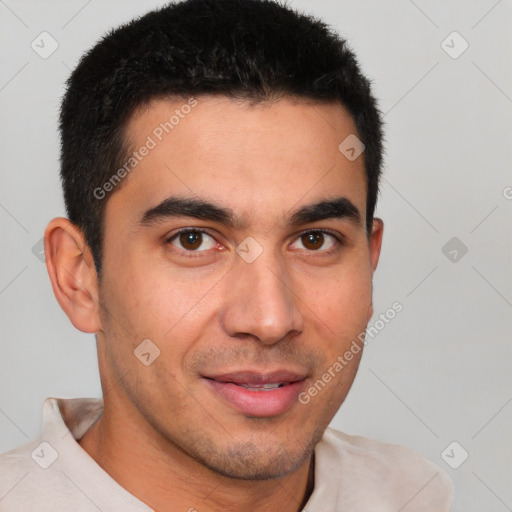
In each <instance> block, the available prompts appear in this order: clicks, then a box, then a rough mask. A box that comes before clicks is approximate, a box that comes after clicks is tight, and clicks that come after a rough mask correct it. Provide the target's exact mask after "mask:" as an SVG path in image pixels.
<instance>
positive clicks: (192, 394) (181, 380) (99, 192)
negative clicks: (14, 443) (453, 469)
mask: <svg viewBox="0 0 512 512" xmlns="http://www.w3.org/2000/svg"><path fill="white" fill-rule="evenodd" d="M60 129H61V138H62V154H61V177H62V182H63V188H64V196H65V201H66V207H67V212H68V215H69V220H68V219H64V218H57V219H54V220H52V221H51V222H50V224H49V225H48V228H47V230H46V234H45V254H46V261H47V268H48V272H49V275H50V279H51V282H52V286H53V290H54V293H55V296H56V298H57V300H58V301H59V303H60V305H61V307H62V308H63V310H64V311H65V312H66V314H67V315H68V317H69V319H70V320H71V322H72V323H73V325H74V326H75V327H76V328H77V329H80V330H81V331H83V332H88V333H95V335H96V340H97V349H98V361H99V368H100V377H101V384H102V389H103V400H102V401H98V400H93V399H75V400H63V399H54V398H50V399H48V400H47V401H46V402H45V405H44V421H43V428H42V433H41V437H40V438H39V439H37V440H36V441H34V442H32V443H30V444H28V445H25V446H23V447H20V448H18V449H15V450H13V451H11V452H8V453H6V454H4V455H3V456H2V457H1V459H0V470H1V473H0V474H1V478H0V486H1V487H0V496H2V497H3V498H2V500H1V501H0V510H1V511H22V510H23V511H26V510H38V511H42V510H48V511H50V510H51V511H52V512H55V511H70V510H80V511H89V510H91V511H92V510H101V511H103V512H106V511H114V510H123V511H126V510H129V511H149V510H155V511H158V512H168V511H169V512H170V511H178V510H183V511H187V510H188V511H195V510H197V511H199V512H210V511H218V510H232V511H247V510H250V511H254V512H259V511H279V512H292V511H293V512H295V511H299V510H305V511H308V512H324V511H335V510H336V511H350V512H355V511H363V510H364V511H370V510H378V511H393V512H396V511H399V510H401V511H403V512H405V511H415V512H418V511H425V512H426V511H428V512H435V511H440V512H441V511H447V510H449V507H450V502H451V495H452V487H451V483H450V481H449V479H448V477H447V476H446V474H445V473H444V472H442V471H441V470H440V469H439V468H438V467H437V466H435V465H434V464H432V463H431V462H429V461H427V460H425V459H423V458H422V457H421V456H419V455H417V454H415V453H414V452H412V451H411V450H409V449H406V448H402V447H399V446H394V445H389V444H384V443H380V442H377V441H373V440H370V439H365V438H362V437H357V436H348V435H346V434H343V433H341V432H336V431H334V430H332V429H329V428H328V425H329V422H330V421H331V419H332V418H333V416H334V414H335V413H336V411H337V410H338V409H339V407H340V405H341V404H342V403H343V401H344V400H345V398H346V396H347V394H348V392H349V389H350V387H351V385H352V383H353V380H354V378H355V375H356V372H357V368H358V365H359V361H360V358H361V355H362V351H363V350H362V349H363V346H364V331H365V327H366V325H367V323H368V321H369V319H370V318H371V316H372V314H373V308H372V276H373V273H374V271H375V269H376V267H377V263H378V259H379V253H380V247H381V240H382V234H383V223H382V221H381V220H380V219H377V218H374V210H375V203H376V198H377V193H378V182H379V174H380V168H381V160H382V133H381V120H380V117H379V112H378V110H377V108H376V102H375V100H374V98H373V96H372V94H371V91H370V87H369V83H368V81H367V80H366V78H365V77H364V76H362V74H361V73H360V70H359V67H358V65H357V63H356V60H355V57H354V55H353V54H352V52H351V51H349V50H348V49H347V47H346V45H345V43H344V42H343V41H342V40H341V39H339V38H338V36H336V35H335V34H334V33H332V32H331V31H330V30H329V29H328V28H327V27H326V26H325V25H324V24H322V23H321V22H319V21H317V20H314V19H312V18H310V17H308V16H305V15H301V14H298V13H295V12H293V11H292V10H290V9H288V8H286V7H284V6H281V5H279V4H277V3H274V2H270V1H265V0H188V1H185V2H182V3H177V4H171V5H169V6H167V7H165V8H163V9H161V10H158V11H155V12H151V13H149V14H147V15H146V16H144V17H142V18H140V19H138V20H135V21H133V22H131V23H130V24H128V25H126V26H123V27H120V28H119V29H117V30H114V31H113V32H111V33H109V34H108V35H107V36H106V37H105V38H104V39H103V40H102V41H100V42H99V43H98V44H97V45H96V46H95V47H94V48H93V49H92V50H91V51H90V52H88V53H87V54H86V55H85V56H84V58H83V59H82V61H81V62H80V64H79V65H78V67H77V68H76V70H75V71H74V72H73V74H72V76H71V78H70V80H69V82H68V89H67V92H66V95H65V98H64V100H63V104H62V109H61V124H60Z"/></svg>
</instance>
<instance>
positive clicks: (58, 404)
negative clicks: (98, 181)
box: [0, 398, 453, 512]
mask: <svg viewBox="0 0 512 512" xmlns="http://www.w3.org/2000/svg"><path fill="white" fill-rule="evenodd" d="M102 411H103V402H102V401H101V400H97V399H92V398H77V399H57V398H48V399H46V400H45V402H44V406H43V426H42V430H41V436H40V437H39V438H38V439H36V440H35V441H32V442H30V443H28V444H25V445H23V446H20V447H19V448H16V449H14V450H11V451H9V452H6V453H4V454H1V455H0V512H73V511H80V512H98V511H100V512H151V511H152V509H151V508H150V507H148V506H147V505H145V504H144V503H143V502H142V501H140V500H139V499H137V498H136V497H135V496H133V495H132V494H130V493H129V492H128V491H127V490H126V489H124V488H123V487H121V486H120V485H119V484H118V483H117V482H116V481H115V480H113V479H112V478H111V477H110V476H109V475H108V473H106V472H105V471H104V470H103V469H102V468H101V467H100V466H99V465H98V464H96V462H95V461H94V460H93V459H92V458H91V457H90V456H89V455H88V454H87V452H86V451H85V450H83V449H82V448H81V446H80V445H79V444H78V442H77V440H79V439H80V438H81V437H82V436H83V435H84V434H85V432H87V430H88V429H89V428H90V427H91V426H92V425H93V424H94V423H95V422H96V421H97V419H98V418H99V417H100V415H101V414H102ZM452 494H453V487H452V483H451V480H450V479H449V477H448V475H447V474H446V473H445V472H444V471H443V470H442V469H440V468H439V467H437V466H436V465H435V464H433V463H432V462H430V461H428V460H426V459H425V458H423V457H422V456H420V455H418V454H417V453H415V452H414V451H412V450H410V449H408V448H404V447H402V446H397V445H392V444H386V443H381V442H379V441H374V440H371V439H367V438H364V437H360V436H349V435H347V434H344V433H342V432H338V431H336V430H333V429H330V428H328V429H327V430H326V432H325V434H324V436H323V439H322V440H321V441H320V442H319V443H318V445H317V446H316V448H315V487H314V491H313V494H312V495H311V497H310V499H309V501H308V502H307V504H306V506H305V508H304V511H305V512H306V511H307V512H335V511H340V512H341V511H342V512H397V511H398V510H400V512H448V511H449V510H450V504H451V500H452Z"/></svg>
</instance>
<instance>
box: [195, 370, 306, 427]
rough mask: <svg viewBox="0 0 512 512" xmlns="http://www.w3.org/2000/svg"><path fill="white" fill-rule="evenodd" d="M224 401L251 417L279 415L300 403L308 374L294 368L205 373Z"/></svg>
mask: <svg viewBox="0 0 512 512" xmlns="http://www.w3.org/2000/svg"><path fill="white" fill-rule="evenodd" d="M204 379H205V382H206V384H207V385H208V386H209V388H210V389H211V390H212V391H213V392H214V393H215V394H216V395H217V397H218V398H220V399H221V400H222V401H223V402H224V403H226V402H227V403H228V405H229V406H231V407H232V408H234V409H236V410H237V411H239V412H241V413H243V414H245V415H247V416H251V417H269V416H277V415H279V414H282V413H283V412H285V411H287V410H288V409H290V407H292V406H293V404H294V403H296V402H297V397H298V395H299V393H300V392H301V391H302V390H303V389H304V387H305V379H306V374H305V373H302V372H295V371H290V370H277V371H274V372H267V373H263V372H253V371H238V372H231V373H223V374H217V375H208V376H204Z"/></svg>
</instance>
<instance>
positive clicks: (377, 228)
mask: <svg viewBox="0 0 512 512" xmlns="http://www.w3.org/2000/svg"><path fill="white" fill-rule="evenodd" d="M383 234H384V222H383V221H382V219H378V218H374V219H373V224H372V232H371V233H370V236H369V238H368V245H369V252H370V267H371V268H370V270H371V274H372V276H373V273H374V272H375V270H376V269H377V265H378V264H379V257H380V250H381V247H382V235H383ZM372 296H373V284H372ZM372 316H373V300H372V303H371V304H370V308H369V309H368V321H370V318H371V317H372Z"/></svg>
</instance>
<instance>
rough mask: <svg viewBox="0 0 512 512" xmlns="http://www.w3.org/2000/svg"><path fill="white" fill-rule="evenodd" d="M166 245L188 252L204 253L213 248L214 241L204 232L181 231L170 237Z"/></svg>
mask: <svg viewBox="0 0 512 512" xmlns="http://www.w3.org/2000/svg"><path fill="white" fill-rule="evenodd" d="M168 243H169V244H171V245H173V246H174V247H177V248H178V249H181V250H185V251H188V252H205V251H207V250H208V249H212V248H213V247H215V245H216V242H215V240H214V239H213V238H212V237H211V236H210V235H209V234H208V233H206V232H205V231H201V230H197V229H195V230H192V229H189V230H182V231H179V232H178V233H176V234H175V235H174V236H172V237H171V238H170V239H169V240H168Z"/></svg>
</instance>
